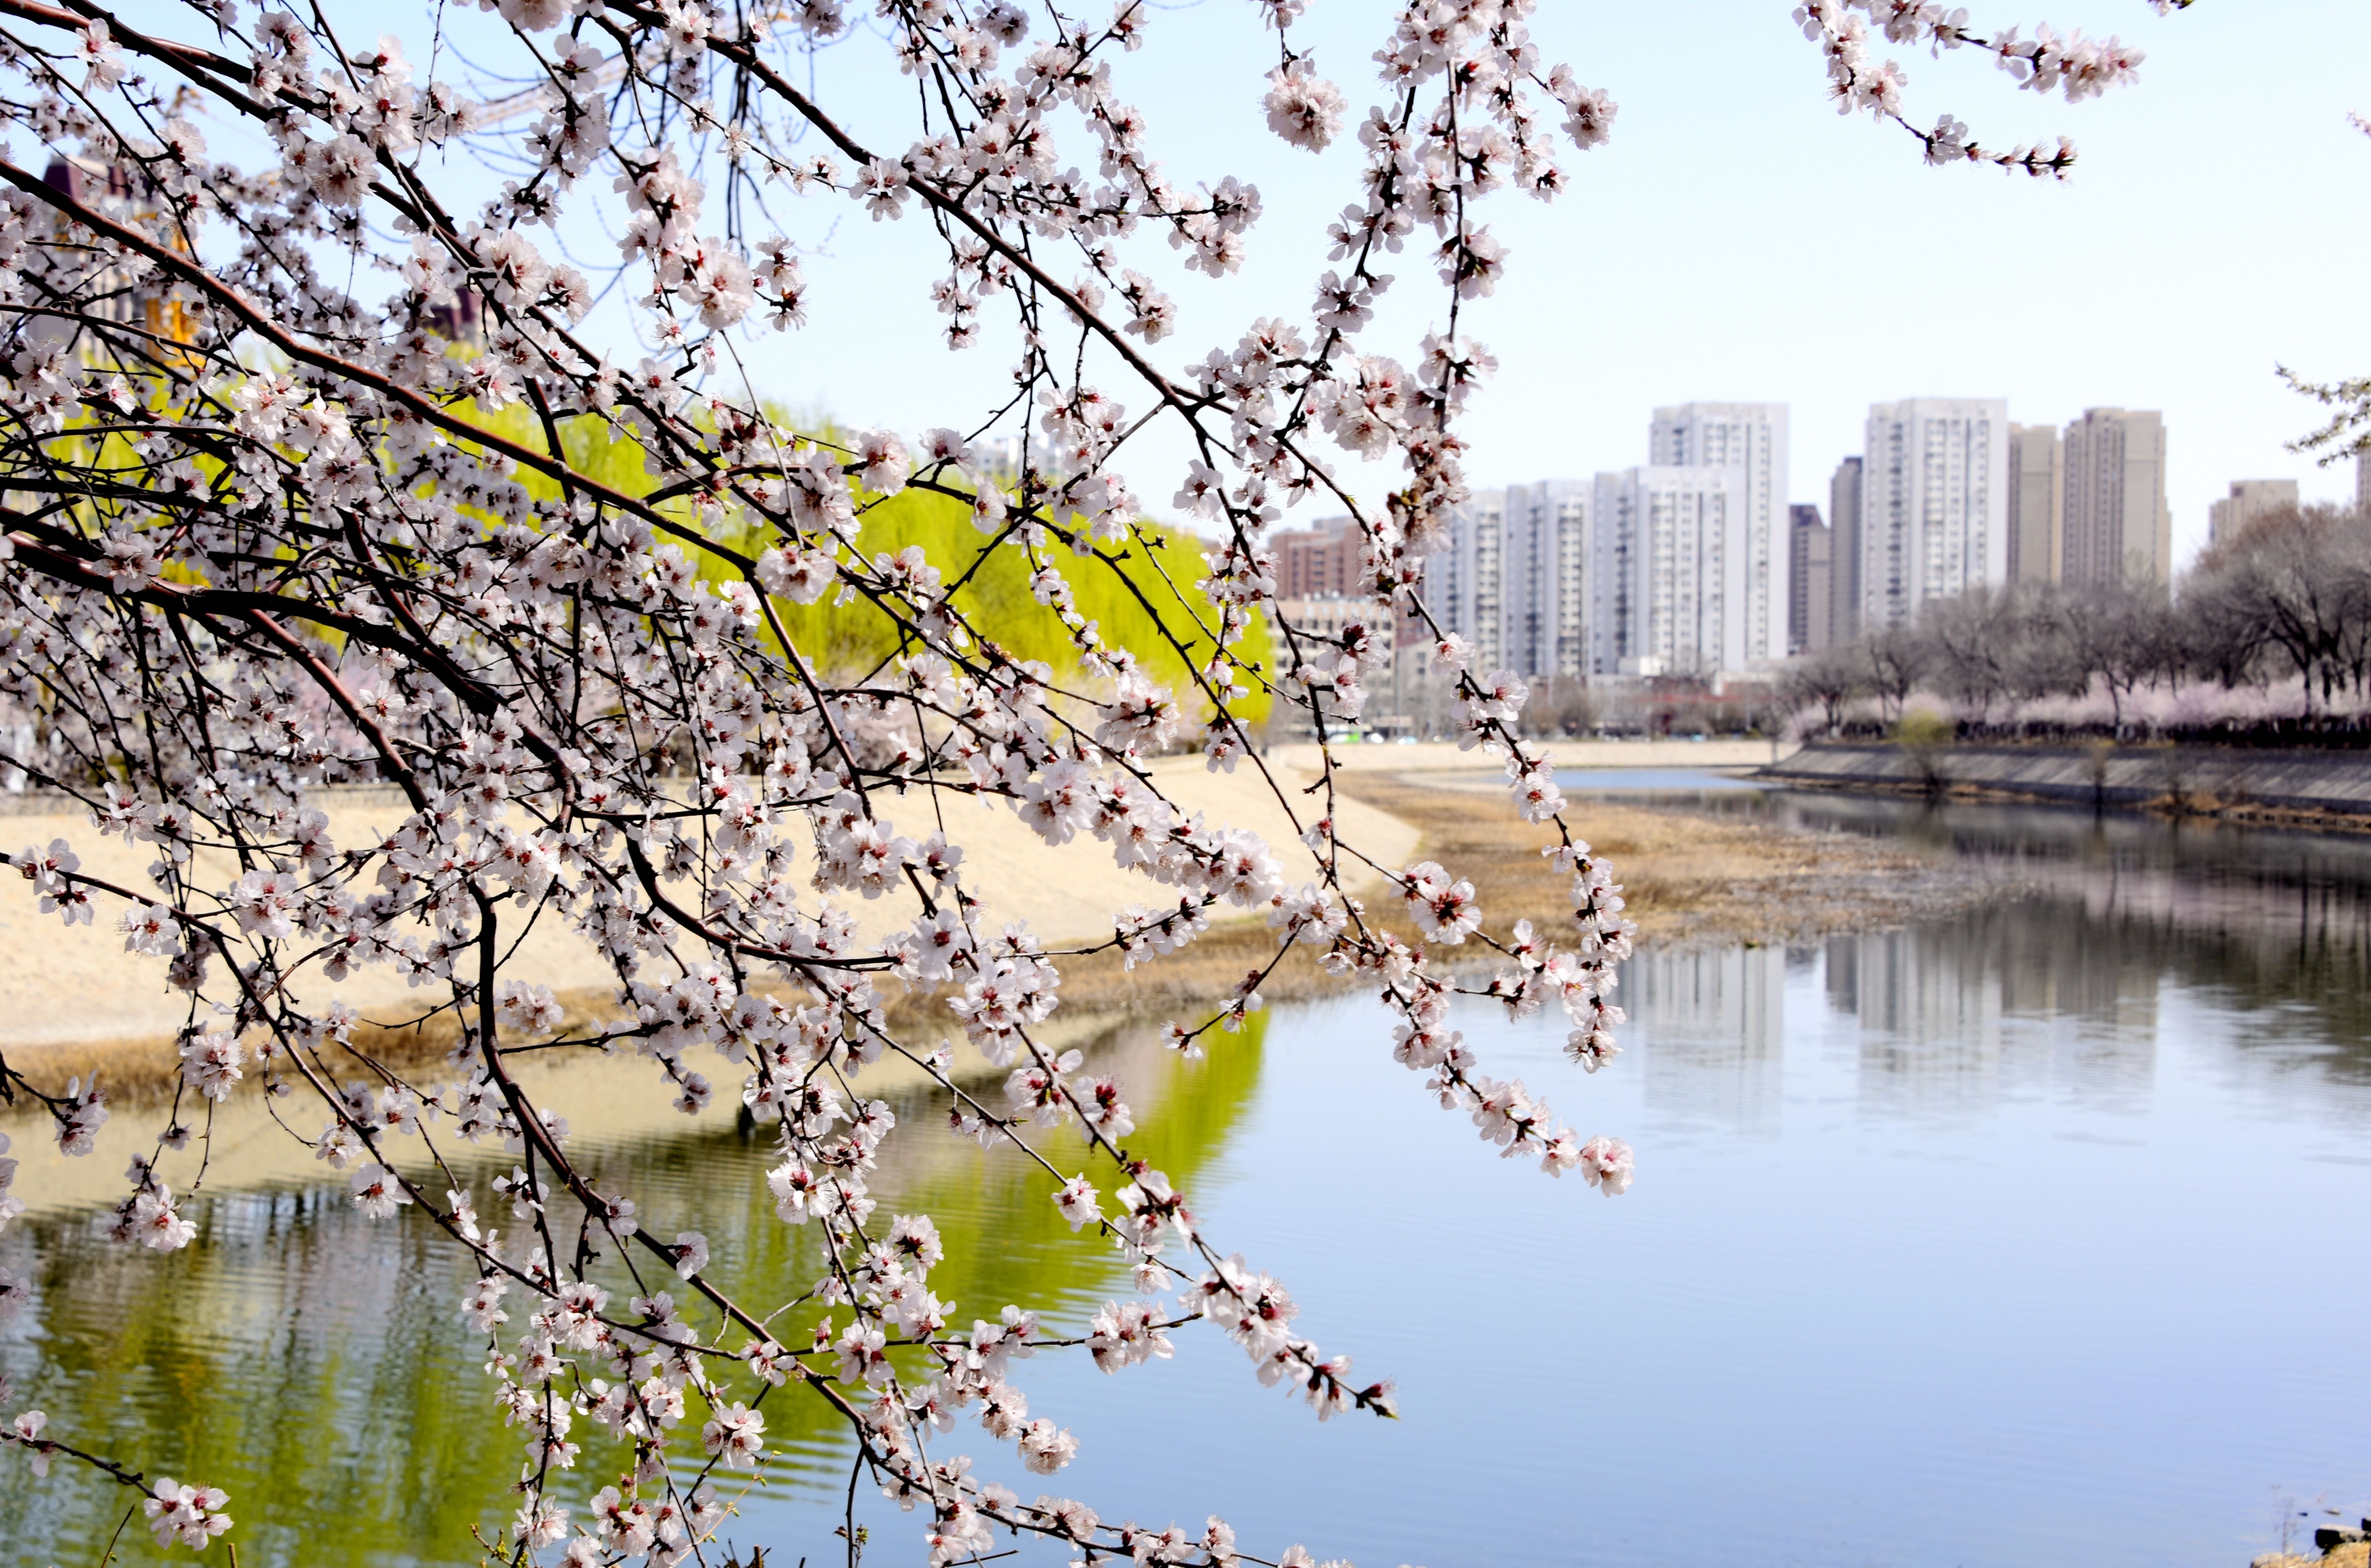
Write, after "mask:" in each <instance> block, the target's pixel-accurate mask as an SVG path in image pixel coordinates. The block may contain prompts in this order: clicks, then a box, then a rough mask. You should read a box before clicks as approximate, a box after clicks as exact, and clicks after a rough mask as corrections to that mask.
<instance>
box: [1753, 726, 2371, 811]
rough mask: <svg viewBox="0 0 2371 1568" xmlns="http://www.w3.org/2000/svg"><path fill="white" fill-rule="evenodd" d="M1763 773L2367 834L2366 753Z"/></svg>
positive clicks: (2081, 750)
mask: <svg viewBox="0 0 2371 1568" xmlns="http://www.w3.org/2000/svg"><path fill="white" fill-rule="evenodd" d="M1759 776H1760V777H1763V778H1765V779H1768V780H1771V781H1772V782H1774V783H1778V784H1786V785H1787V786H1788V787H1789V788H1797V789H1835V790H1848V791H1856V792H1860V793H1868V794H1887V795H1944V796H1954V797H1958V798H1965V799H1997V800H2037V801H2049V802H2053V803H2056V804H2060V805H2071V806H2088V807H2118V808H2122V809H2138V810H2145V811H2155V812H2159V813H2163V814H2166V815H2172V816H2184V817H2211V818H2216V819H2222V820H2226V821H2232V822H2259V823H2264V824H2268V825H2271V824H2278V825H2284V826H2296V827H2306V828H2313V829H2319V830H2327V831H2335V832H2365V831H2371V751H2354V750H2273V749H2252V748H2248V747H2217V746H2191V745H2156V746H2120V745H2113V744H2110V743H2107V742H2099V743H2097V744H2094V745H2089V746H2056V745H2031V746H2024V745H1995V744H1984V745H1938V746H1911V745H1903V744H1898V743H1891V742H1870V741H1813V742H1811V743H1810V744H1809V745H1807V746H1804V747H1803V748H1801V749H1799V750H1797V751H1795V752H1793V753H1792V754H1790V755H1788V756H1787V757H1785V758H1783V759H1781V760H1779V761H1774V762H1771V763H1769V764H1767V765H1765V766H1764V767H1762V768H1761V769H1760V770H1759Z"/></svg>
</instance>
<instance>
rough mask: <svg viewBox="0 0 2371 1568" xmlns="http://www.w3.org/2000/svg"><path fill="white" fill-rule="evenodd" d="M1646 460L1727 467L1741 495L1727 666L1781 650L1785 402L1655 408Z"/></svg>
mask: <svg viewBox="0 0 2371 1568" xmlns="http://www.w3.org/2000/svg"><path fill="white" fill-rule="evenodd" d="M1647 461H1648V464H1649V465H1651V466H1653V467H1658V468H1729V469H1735V470H1738V472H1739V476H1740V480H1741V492H1742V494H1743V495H1744V507H1745V516H1744V517H1743V518H1742V523H1743V527H1744V530H1745V532H1744V542H1743V550H1744V552H1745V559H1744V562H1743V566H1744V572H1745V576H1744V582H1743V587H1742V592H1743V594H1744V602H1743V605H1742V607H1741V610H1742V614H1743V621H1742V626H1743V629H1744V630H1743V638H1744V641H1743V643H1742V645H1740V646H1738V647H1737V648H1736V649H1735V650H1734V651H1733V652H1732V653H1731V655H1730V657H1731V659H1732V660H1733V662H1732V663H1730V664H1729V665H1727V666H1725V667H1724V668H1730V669H1739V670H1742V669H1745V668H1749V667H1750V666H1753V665H1759V664H1763V663H1765V662H1767V661H1770V660H1775V659H1780V658H1784V657H1786V656H1787V604H1788V602H1789V598H1790V596H1789V593H1788V589H1787V405H1786V404H1785V403H1682V404H1680V405H1679V406H1677V407H1676V408H1659V409H1657V410H1656V411H1655V418H1654V424H1652V426H1651V427H1650V429H1649V432H1648V446H1647Z"/></svg>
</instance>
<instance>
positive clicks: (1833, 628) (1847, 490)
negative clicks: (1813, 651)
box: [1828, 458, 1861, 644]
mask: <svg viewBox="0 0 2371 1568" xmlns="http://www.w3.org/2000/svg"><path fill="white" fill-rule="evenodd" d="M1860 492H1861V459H1858V458H1846V459H1845V460H1844V461H1843V462H1840V463H1838V464H1837V465H1836V471H1835V475H1834V477H1833V478H1832V479H1830V480H1829V481H1828V536H1829V537H1828V558H1829V560H1830V562H1831V563H1832V564H1831V566H1830V567H1829V572H1830V575H1829V579H1828V641H1829V642H1830V643H1831V644H1834V643H1849V642H1851V641H1852V640H1853V639H1854V638H1855V637H1857V636H1859V635H1860Z"/></svg>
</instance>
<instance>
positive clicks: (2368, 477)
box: [2354, 452, 2371, 506]
mask: <svg viewBox="0 0 2371 1568" xmlns="http://www.w3.org/2000/svg"><path fill="white" fill-rule="evenodd" d="M2354 504H2355V505H2357V506H2371V452H2357V453H2355V454H2354Z"/></svg>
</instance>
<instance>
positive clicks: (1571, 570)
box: [1425, 479, 1594, 679]
mask: <svg viewBox="0 0 2371 1568" xmlns="http://www.w3.org/2000/svg"><path fill="white" fill-rule="evenodd" d="M1593 500H1594V494H1593V487H1592V486H1591V485H1590V483H1589V482H1586V481H1583V480H1571V479H1552V480H1544V481H1542V482H1539V483H1536V484H1515V485H1509V486H1508V487H1507V488H1506V489H1504V490H1477V491H1475V493H1474V494H1473V497H1472V499H1470V500H1469V501H1467V502H1466V503H1465V505H1463V506H1461V507H1459V508H1458V509H1457V516H1456V517H1455V518H1454V519H1452V523H1451V525H1450V532H1449V542H1448V544H1447V546H1446V547H1445V548H1443V549H1442V551H1441V552H1440V553H1439V554H1437V555H1435V556H1434V557H1433V558H1432V560H1431V563H1429V564H1428V566H1427V567H1426V568H1425V574H1426V587H1425V600H1426V602H1427V603H1428V604H1429V605H1430V606H1431V607H1432V611H1433V613H1434V614H1435V615H1436V616H1439V617H1440V621H1441V624H1442V625H1443V626H1444V627H1445V628H1446V629H1447V630H1449V631H1452V632H1456V633H1461V634H1463V636H1464V638H1465V639H1466V641H1467V642H1469V643H1471V644H1473V645H1474V668H1475V670H1476V671H1477V672H1479V673H1487V672H1488V671H1491V670H1496V669H1511V670H1513V671H1514V672H1515V673H1516V674H1518V675H1521V676H1523V677H1524V678H1526V679H1533V678H1537V677H1540V676H1549V675H1576V676H1577V675H1582V674H1586V673H1587V672H1588V669H1589V643H1588V615H1589V599H1588V592H1589V587H1588V585H1589V567H1590V561H1589V538H1590V513H1591V510H1592V503H1593Z"/></svg>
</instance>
